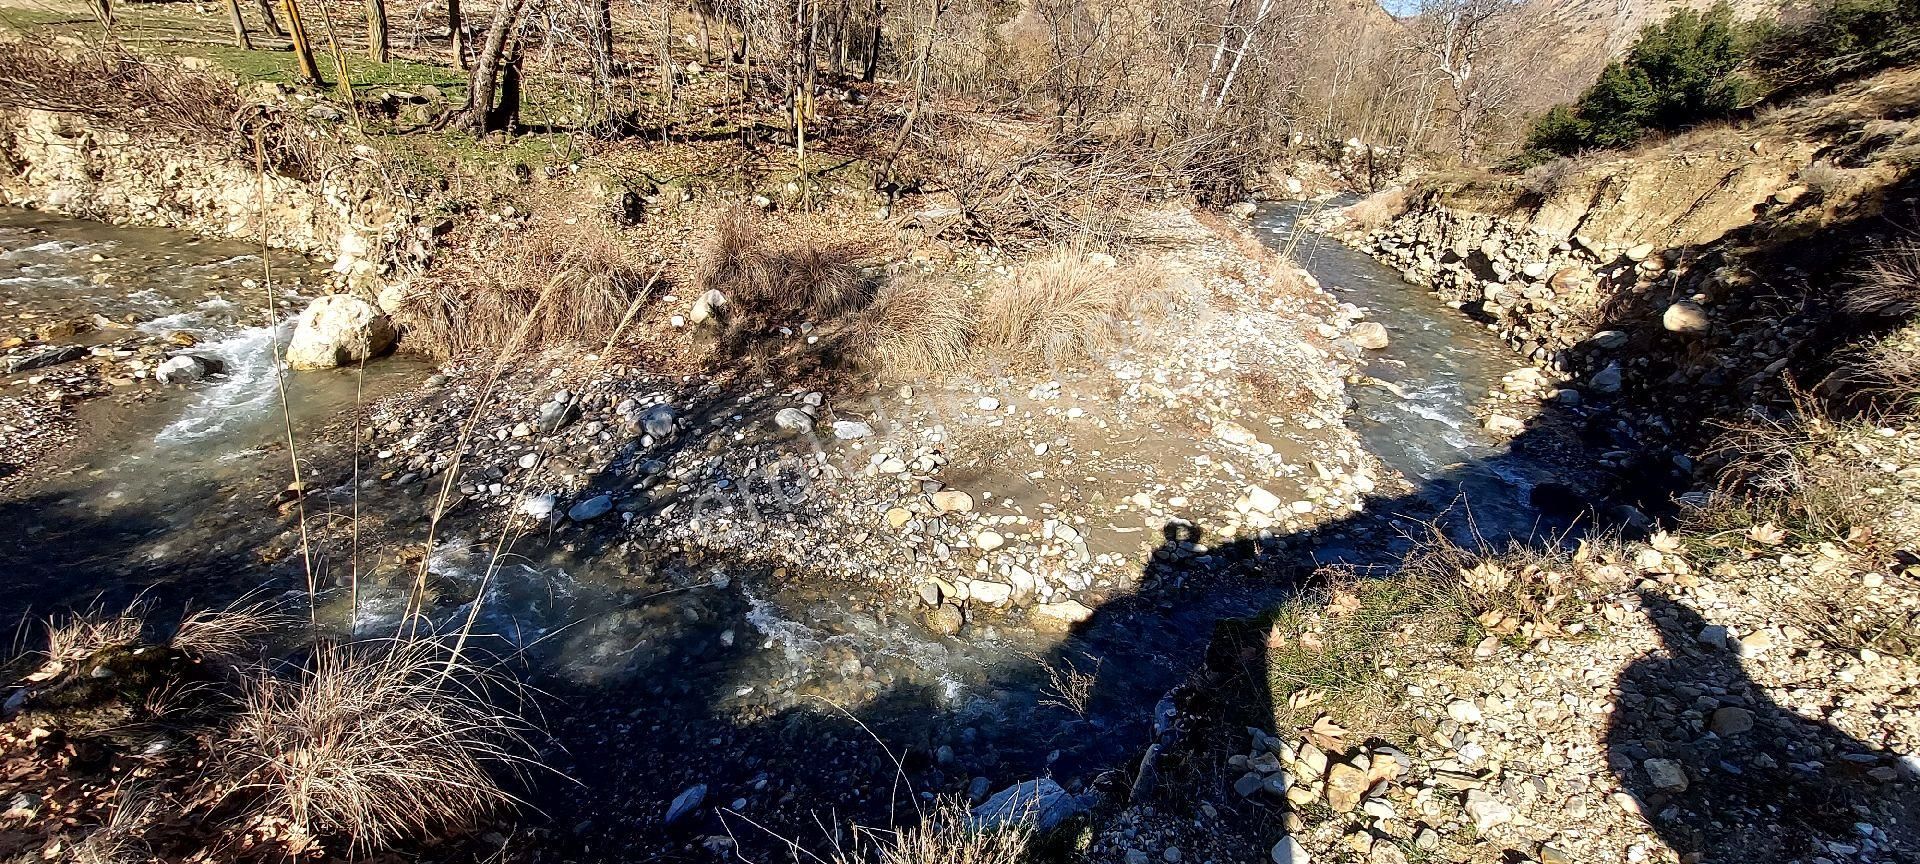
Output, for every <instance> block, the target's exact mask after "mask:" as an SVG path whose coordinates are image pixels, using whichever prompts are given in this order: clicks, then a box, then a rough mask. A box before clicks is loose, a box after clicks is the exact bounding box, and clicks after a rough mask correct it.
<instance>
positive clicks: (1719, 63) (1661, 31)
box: [1527, 0, 1913, 161]
mask: <svg viewBox="0 0 1920 864" xmlns="http://www.w3.org/2000/svg"><path fill="white" fill-rule="evenodd" d="M1908 2H1913V0H1908ZM1744 42H1745V40H1744V39H1743V38H1742V31H1741V29H1740V27H1739V26H1738V25H1737V24H1736V23H1735V21H1734V18H1733V7H1732V6H1730V5H1728V4H1727V2H1726V0H1721V2H1719V3H1717V4H1715V5H1714V7H1713V8H1712V9H1709V10H1707V11H1706V12H1705V13H1700V12H1696V11H1694V10H1692V9H1679V10H1676V11H1674V12H1673V13H1672V14H1670V15H1668V16H1667V19H1666V20H1665V21H1662V22H1660V23H1658V24H1651V25H1648V26H1647V27H1646V28H1645V29H1643V30H1641V31H1640V37H1639V38H1638V39H1637V40H1635V41H1634V43H1633V47H1632V48H1631V49H1629V50H1628V51H1627V56H1626V57H1624V58H1622V59H1620V60H1617V61H1615V62H1613V63H1609V64H1607V68H1606V69H1605V70H1603V71H1602V72H1601V73H1600V80H1598V81H1596V82H1594V84H1593V86H1592V87H1589V88H1587V91H1586V92H1585V93H1582V94H1580V100H1579V101H1578V102H1575V103H1574V104H1573V105H1571V106H1566V105H1562V106H1559V107H1556V108H1554V109H1553V110H1551V111H1548V112H1547V113H1546V114H1545V115H1544V116H1542V117H1541V118H1540V119H1539V120H1538V121H1536V122H1535V123H1534V126H1533V128H1532V130H1531V131H1530V132H1529V133H1528V135H1527V151H1528V153H1529V154H1532V158H1533V161H1538V160H1539V159H1541V158H1546V157H1547V156H1548V155H1550V154H1558V155H1563V156H1566V155H1572V154H1574V153H1577V152H1579V151H1581V150H1588V149H1604V148H1610V147H1624V146H1627V145H1630V144H1633V143H1635V142H1637V141H1639V140H1640V139H1642V138H1644V137H1646V135H1647V133H1649V132H1652V131H1668V132H1670V131H1673V130H1676V129H1684V128H1686V127H1688V126H1693V125H1695V124H1698V123H1702V122H1705V121H1708V120H1713V119H1716V118H1719V117H1724V116H1726V115H1727V114H1728V113H1730V112H1732V111H1733V109H1734V108H1735V107H1737V106H1738V105H1739V104H1740V102H1741V100H1742V99H1743V98H1744V97H1745V95H1746V90H1747V87H1746V85H1745V81H1744V79H1742V78H1741V77H1740V76H1739V75H1736V74H1734V70H1736V69H1737V68H1739V66H1740V63H1741V61H1742V60H1743V59H1744V57H1745V54H1746V51H1745V46H1744Z"/></svg>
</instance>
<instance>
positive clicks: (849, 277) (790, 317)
mask: <svg viewBox="0 0 1920 864" xmlns="http://www.w3.org/2000/svg"><path fill="white" fill-rule="evenodd" d="M762 229H763V226H762V223H761V221H760V218H759V216H758V214H756V213H755V212H754V211H752V210H749V209H747V208H744V207H742V208H736V209H734V210H733V211H732V212H730V213H728V214H727V215H726V216H725V217H724V218H722V219H721V220H720V224H719V226H718V233H717V234H716V235H715V237H714V241H713V245H712V246H711V247H710V248H709V249H708V251H707V255H706V257H705V259H704V260H703V261H702V263H701V266H700V270H699V273H698V275H697V276H695V278H694V287H695V289H696V292H697V293H705V292H707V291H718V292H720V294H721V296H723V297H725V298H726V303H725V305H724V306H723V307H721V311H722V321H721V327H722V334H723V335H722V348H723V350H724V351H725V352H727V353H728V354H729V355H742V354H745V353H747V352H749V351H751V350H752V349H754V348H755V347H756V346H761V345H763V343H768V342H772V341H776V340H784V339H787V338H790V336H791V335H792V334H794V333H797V332H798V331H799V330H800V328H801V327H802V326H805V325H825V326H829V327H837V326H841V325H844V324H845V323H847V319H848V317H849V316H851V315H852V314H853V313H856V312H861V311H864V310H865V309H866V308H867V307H868V306H869V305H871V304H872V303H873V302H874V294H875V286H874V284H873V282H872V280H870V279H868V278H867V277H866V275H865V274H864V273H862V272H861V271H860V268H859V267H858V266H856V264H855V262H856V261H857V260H859V258H860V257H861V250H860V249H857V248H855V247H852V246H847V245H833V246H829V245H825V244H817V243H808V242H801V243H797V244H793V245H790V246H789V245H776V244H773V243H770V242H768V232H766V231H764V230H762ZM783 328H784V329H786V330H787V331H788V333H781V332H780V331H781V330H782V329H783Z"/></svg>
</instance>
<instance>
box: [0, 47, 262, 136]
mask: <svg viewBox="0 0 1920 864" xmlns="http://www.w3.org/2000/svg"><path fill="white" fill-rule="evenodd" d="M239 107H240V97H239V94H238V93H237V92H235V90H234V88H233V86H232V85H231V84H228V83H226V82H224V81H222V80H220V79H219V78H217V77H215V76H208V75H193V74H188V73H186V72H184V71H182V70H180V69H179V68H178V67H174V66H170V65H168V64H165V63H163V62H161V61H158V60H154V59H150V58H143V57H140V56H138V55H136V54H134V53H132V52H131V51H128V50H127V49H125V48H124V47H121V46H120V44H119V43H117V42H108V43H105V44H102V45H100V46H97V47H90V48H87V49H82V50H72V49H66V50H63V51H57V50H55V49H53V48H49V47H45V46H44V45H42V44H35V43H33V42H30V41H20V42H3V43H0V108H33V109H41V110H47V111H62V112H67V113H72V114H83V115H86V116H87V117H89V118H91V119H94V120H97V121H99V122H101V123H104V124H107V125H109V126H113V127H116V128H119V129H123V130H131V131H151V132H163V133H167V134H173V135H186V136H188V137H191V138H194V139H197V140H201V141H209V142H216V141H225V140H227V138H228V133H229V131H230V129H231V126H232V123H233V117H234V114H235V112H236V111H237V110H238V109H239Z"/></svg>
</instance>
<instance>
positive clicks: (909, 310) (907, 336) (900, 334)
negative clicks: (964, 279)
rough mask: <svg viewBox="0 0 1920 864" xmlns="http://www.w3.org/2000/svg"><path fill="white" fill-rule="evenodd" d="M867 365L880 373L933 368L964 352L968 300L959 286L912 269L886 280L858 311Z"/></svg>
mask: <svg viewBox="0 0 1920 864" xmlns="http://www.w3.org/2000/svg"><path fill="white" fill-rule="evenodd" d="M863 324H864V327H865V328H866V330H867V336H866V337H865V338H864V339H863V340H862V341H864V342H865V344H866V346H867V348H866V351H867V354H868V357H869V359H870V362H871V364H872V365H873V366H874V367H875V368H877V369H879V370H881V371H884V372H890V373H904V372H932V371H936V370H940V369H944V368H949V367H951V366H952V365H953V364H955V363H958V362H959V361H960V360H961V359H962V358H964V357H965V356H966V354H967V345H968V343H970V342H971V341H972V340H973V333H974V328H975V327H976V326H977V325H976V323H975V321H974V315H973V308H972V301H971V299H970V298H969V297H968V296H967V293H966V292H965V291H964V290H962V289H961V288H960V286H958V285H955V284H953V283H952V282H947V281H944V280H936V279H932V278H926V277H921V276H919V275H917V274H914V275H907V276H900V277H895V278H893V279H889V280H887V281H886V282H885V283H883V284H882V285H881V286H880V289H879V291H878V292H877V293H875V295H874V298H873V305H872V306H870V307H868V310H867V313H866V314H865V315H864V316H863Z"/></svg>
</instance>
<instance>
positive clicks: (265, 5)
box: [254, 0, 287, 39]
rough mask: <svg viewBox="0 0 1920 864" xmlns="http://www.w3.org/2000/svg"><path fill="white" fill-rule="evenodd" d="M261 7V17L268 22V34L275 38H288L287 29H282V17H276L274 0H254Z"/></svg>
mask: <svg viewBox="0 0 1920 864" xmlns="http://www.w3.org/2000/svg"><path fill="white" fill-rule="evenodd" d="M254 2H255V3H256V4H258V5H259V7H260V18H261V20H263V21H265V22H266V23H267V35H268V36H272V37H273V38H275V39H285V38H287V31H285V30H282V29H280V19H279V18H276V17H274V14H273V0H254Z"/></svg>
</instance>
